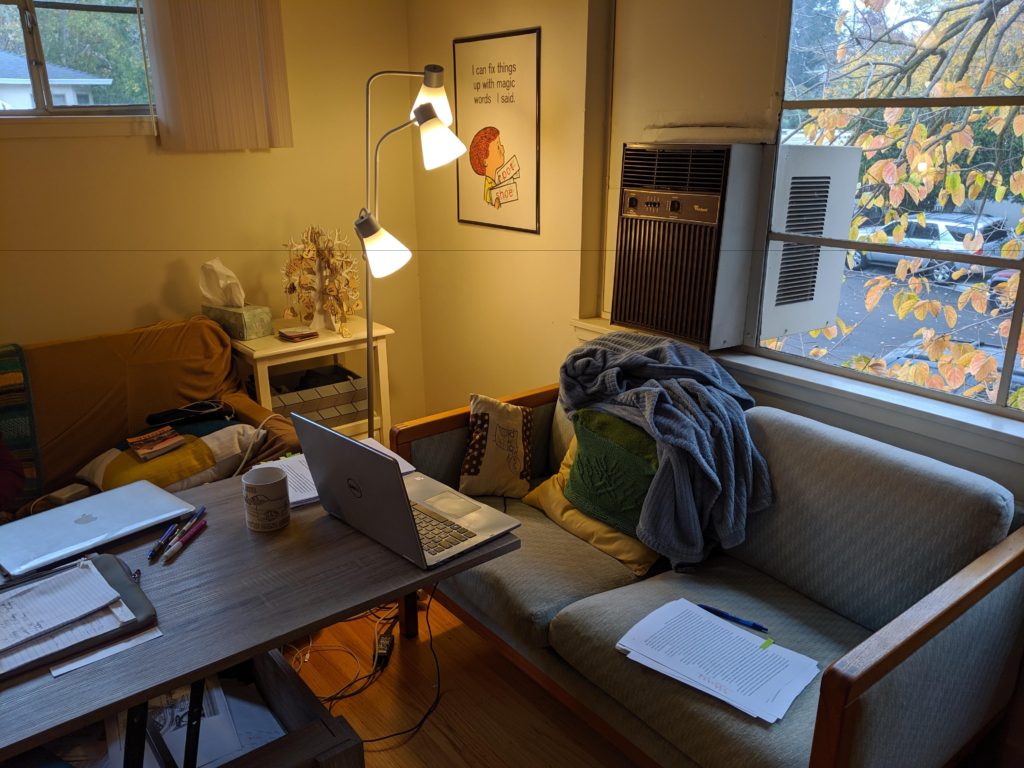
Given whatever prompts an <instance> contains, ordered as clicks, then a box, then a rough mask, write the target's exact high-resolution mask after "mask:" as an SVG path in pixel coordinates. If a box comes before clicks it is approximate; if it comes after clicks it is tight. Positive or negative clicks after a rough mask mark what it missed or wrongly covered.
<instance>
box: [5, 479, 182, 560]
mask: <svg viewBox="0 0 1024 768" xmlns="http://www.w3.org/2000/svg"><path fill="white" fill-rule="evenodd" d="M194 509H195V507H193V506H192V505H191V504H189V503H188V502H185V501H182V500H181V499H179V498H178V497H177V496H175V495H173V494H171V493H168V492H167V491H165V490H163V489H162V488H158V487H157V486H155V485H153V483H151V482H149V481H148V480H139V481H137V482H134V483H129V484H128V485H122V486H121V487H120V488H114V489H113V490H110V491H105V492H103V493H98V494H96V495H95V496H89V497H87V498H84V499H79V500H78V501H73V502H71V503H70V504H65V505H64V506H62V507H54V508H53V509H48V510H46V511H45V512H40V513H38V514H35V515H29V516H28V517H23V518H21V519H20V520H14V521H13V522H10V523H7V524H6V525H5V526H3V532H2V535H0V573H3V574H6V575H8V576H20V575H22V574H25V573H28V572H29V571H33V570H35V569H36V568H42V567H43V566H46V565H50V564H51V563H56V562H58V561H59V560H63V559H65V558H67V557H71V556H72V555H77V554H80V553H82V552H86V551H88V550H91V549H93V548H95V547H98V546H100V545H101V544H106V543H107V542H109V541H114V540H115V539H119V538H121V537H122V536H127V535H128V534H131V533H135V532H136V531H141V530H143V529H144V528H148V527H150V526H152V525H156V524H157V523H163V522H166V521H168V520H172V519H174V518H176V517H178V516H180V515H183V514H186V513H188V512H192V511H193V510H194Z"/></svg>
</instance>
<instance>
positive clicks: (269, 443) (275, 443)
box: [221, 392, 302, 469]
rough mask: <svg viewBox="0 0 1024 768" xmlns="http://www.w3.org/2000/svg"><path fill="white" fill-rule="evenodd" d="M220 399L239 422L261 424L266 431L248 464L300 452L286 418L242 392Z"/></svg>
mask: <svg viewBox="0 0 1024 768" xmlns="http://www.w3.org/2000/svg"><path fill="white" fill-rule="evenodd" d="M221 399H222V400H223V402H224V403H225V404H227V405H230V406H231V407H232V408H234V409H235V416H237V417H238V420H239V421H241V422H243V423H245V424H251V425H252V426H254V427H258V426H260V424H262V425H263V426H262V429H265V430H267V439H266V440H264V441H263V445H262V446H261V447H260V450H259V453H257V454H256V455H255V456H250V457H249V464H256V463H258V462H261V461H269V460H270V459H276V458H278V457H280V456H283V455H284V454H286V453H298V452H299V451H300V450H302V449H301V448H300V446H299V436H298V435H297V434H296V433H295V427H293V426H292V422H291V420H290V419H289V418H288V417H287V416H282V415H281V414H279V413H274V412H273V411H271V410H268V409H266V408H264V407H263V406H262V405H260V404H259V403H257V402H256V401H254V400H253V399H252V398H250V397H249V396H248V395H246V394H245V393H244V392H227V393H225V394H224V395H223V396H222V398H221ZM243 469H244V468H243Z"/></svg>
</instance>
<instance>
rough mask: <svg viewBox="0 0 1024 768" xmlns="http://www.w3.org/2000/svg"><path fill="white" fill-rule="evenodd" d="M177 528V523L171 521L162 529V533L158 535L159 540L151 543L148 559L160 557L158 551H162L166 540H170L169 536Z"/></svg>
mask: <svg viewBox="0 0 1024 768" xmlns="http://www.w3.org/2000/svg"><path fill="white" fill-rule="evenodd" d="M177 530H178V524H177V523H171V525H170V527H169V528H168V529H167V530H166V531H164V535H163V536H161V537H160V540H159V541H158V542H157V543H156V544H154V545H153V548H152V549H151V550H149V559H150V560H156V559H157V558H158V557H160V553H161V552H163V551H164V547H166V546H167V542H169V541H170V540H171V536H173V535H174V532H175V531H177Z"/></svg>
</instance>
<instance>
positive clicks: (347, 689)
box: [320, 603, 398, 714]
mask: <svg viewBox="0 0 1024 768" xmlns="http://www.w3.org/2000/svg"><path fill="white" fill-rule="evenodd" d="M356 618H372V619H374V625H373V659H372V661H371V665H370V671H369V672H367V673H366V674H364V675H359V674H357V675H355V676H354V677H353V678H352V679H351V680H349V681H348V682H347V683H346V684H345V685H343V686H342V687H341V688H339V689H338V690H337V691H335V692H334V693H332V694H330V695H328V696H321V697H320V701H321V703H323V704H324V705H325V706H326V707H327V710H328V711H329V712H331V714H334V711H333V710H334V705H335V704H337V703H338V702H339V701H341V700H343V699H348V698H352V697H353V696H358V695H359V694H360V693H362V692H363V691H365V690H366V689H367V688H369V687H370V686H371V685H373V684H374V683H375V682H376V681H377V680H378V678H380V676H381V674H383V672H384V669H385V668H386V667H387V662H388V660H389V659H390V655H391V653H390V647H391V645H393V643H394V640H393V636H392V633H393V632H394V629H395V626H396V625H397V624H398V603H385V604H384V605H382V606H377V607H376V608H371V609H370V610H367V611H363V612H362V613H361V614H357V615H356V616H354V617H352V618H351V619H347V621H351V620H353V619H356ZM384 637H388V638H390V639H391V642H390V643H388V649H389V650H388V651H387V656H386V657H384V656H382V654H381V649H382V642H381V640H382V638H384Z"/></svg>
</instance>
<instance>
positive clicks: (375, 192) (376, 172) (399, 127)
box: [366, 120, 416, 221]
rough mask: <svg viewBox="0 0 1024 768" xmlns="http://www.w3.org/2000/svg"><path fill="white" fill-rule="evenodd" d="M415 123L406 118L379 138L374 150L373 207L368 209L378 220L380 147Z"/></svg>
mask: <svg viewBox="0 0 1024 768" xmlns="http://www.w3.org/2000/svg"><path fill="white" fill-rule="evenodd" d="M415 124H416V121H415V120H406V121H405V122H404V123H402V124H401V125H396V126H395V127H394V128H392V129H391V130H390V131H387V132H385V133H384V135H383V136H381V137H380V138H379V139H378V140H377V146H376V147H375V148H374V150H373V208H368V209H367V210H369V211H370V213H372V214H373V215H374V216H376V217H377V219H378V221H379V220H380V210H379V209H380V190H379V189H378V186H377V179H378V177H379V175H380V147H381V145H382V144H383V143H384V139H386V138H388V137H389V136H393V135H394V134H396V133H398V132H399V131H402V130H405V129H406V128H408V127H409V126H410V125H415ZM366 148H367V149H369V148H370V145H369V144H367V145H366ZM367 155H369V152H367ZM367 159H369V158H367Z"/></svg>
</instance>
